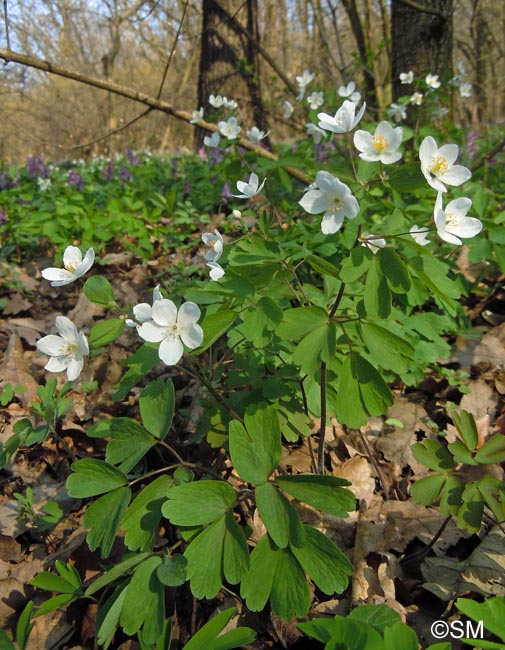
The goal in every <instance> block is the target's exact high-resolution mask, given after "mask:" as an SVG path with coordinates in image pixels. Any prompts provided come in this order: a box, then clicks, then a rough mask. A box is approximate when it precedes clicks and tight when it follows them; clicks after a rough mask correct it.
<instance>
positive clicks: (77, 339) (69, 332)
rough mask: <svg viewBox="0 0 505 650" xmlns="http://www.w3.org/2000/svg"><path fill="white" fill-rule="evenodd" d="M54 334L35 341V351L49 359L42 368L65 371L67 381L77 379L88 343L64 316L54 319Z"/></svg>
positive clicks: (86, 352)
mask: <svg viewBox="0 0 505 650" xmlns="http://www.w3.org/2000/svg"><path fill="white" fill-rule="evenodd" d="M56 329H57V330H58V332H59V336H57V335H56V334H48V335H47V336H44V337H43V338H41V339H40V340H39V341H37V350H39V352H42V354H47V355H49V356H50V357H51V358H50V359H49V361H48V362H47V363H46V365H45V366H44V368H45V369H46V370H49V372H61V371H62V370H66V371H67V379H68V381H73V380H74V379H77V377H79V375H80V374H81V370H82V368H83V366H84V358H83V357H85V356H87V355H88V354H89V347H88V341H87V339H86V337H85V336H84V334H83V332H78V331H77V327H76V326H75V325H74V323H72V321H71V320H70V318H67V317H66V316H57V317H56Z"/></svg>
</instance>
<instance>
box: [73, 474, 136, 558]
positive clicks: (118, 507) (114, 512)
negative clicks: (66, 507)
mask: <svg viewBox="0 0 505 650" xmlns="http://www.w3.org/2000/svg"><path fill="white" fill-rule="evenodd" d="M130 499H131V490H130V488H129V487H120V488H117V490H113V491H112V492H108V493H107V494H104V495H103V496H101V497H100V498H99V499H97V500H96V501H95V502H94V503H92V504H90V505H89V506H88V508H87V509H86V512H85V513H84V519H83V526H84V528H89V529H90V531H89V533H88V534H87V536H86V541H87V542H88V546H89V548H90V550H91V551H94V550H95V549H96V548H98V546H99V545H101V552H100V557H101V558H102V559H104V558H106V557H108V555H109V553H110V551H111V548H112V544H113V543H114V539H115V538H116V532H117V529H118V527H119V522H120V521H121V518H122V517H123V515H124V513H125V511H126V508H127V507H128V504H129V503H130Z"/></svg>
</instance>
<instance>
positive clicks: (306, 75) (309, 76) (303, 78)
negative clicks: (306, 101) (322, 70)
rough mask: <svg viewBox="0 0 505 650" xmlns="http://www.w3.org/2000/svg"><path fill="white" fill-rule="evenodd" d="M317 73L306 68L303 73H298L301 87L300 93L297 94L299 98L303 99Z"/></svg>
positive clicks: (298, 81)
mask: <svg viewBox="0 0 505 650" xmlns="http://www.w3.org/2000/svg"><path fill="white" fill-rule="evenodd" d="M315 76H316V75H315V74H314V73H313V72H310V70H304V71H303V73H302V74H301V75H297V77H296V83H297V84H298V88H299V89H300V93H299V94H298V96H297V98H296V99H297V100H298V101H301V100H302V99H303V97H304V95H305V89H306V88H307V86H308V85H309V83H310V82H311V81H312V80H313V79H314V77H315Z"/></svg>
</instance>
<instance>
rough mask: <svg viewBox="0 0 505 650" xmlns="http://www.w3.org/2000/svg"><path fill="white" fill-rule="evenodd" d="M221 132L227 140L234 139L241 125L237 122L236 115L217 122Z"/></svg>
mask: <svg viewBox="0 0 505 650" xmlns="http://www.w3.org/2000/svg"><path fill="white" fill-rule="evenodd" d="M217 125H218V127H219V130H220V131H221V134H222V135H224V136H225V138H228V140H235V138H236V137H237V136H238V134H239V133H240V130H241V127H240V126H239V125H238V124H237V118H236V117H230V118H228V120H227V121H226V122H225V121H221V122H218V123H217Z"/></svg>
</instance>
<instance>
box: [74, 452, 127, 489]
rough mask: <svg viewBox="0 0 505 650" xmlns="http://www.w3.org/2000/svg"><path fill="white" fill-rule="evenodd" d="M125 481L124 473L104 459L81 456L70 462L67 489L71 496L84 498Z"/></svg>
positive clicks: (120, 484) (123, 483) (113, 487)
mask: <svg viewBox="0 0 505 650" xmlns="http://www.w3.org/2000/svg"><path fill="white" fill-rule="evenodd" d="M127 483H128V478H127V477H126V475H125V474H124V473H123V472H121V471H120V470H119V469H116V468H115V467H113V466H112V465H109V464H108V463H106V462H105V461H103V460H98V459H94V458H82V459H81V460H76V461H75V463H72V474H70V476H69V477H68V479H67V491H68V493H69V495H70V496H71V497H75V498H78V499H84V498H86V497H94V496H96V495H97V494H103V493H104V492H111V491H112V490H115V489H116V488H118V487H122V486H123V485H126V484H127Z"/></svg>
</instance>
